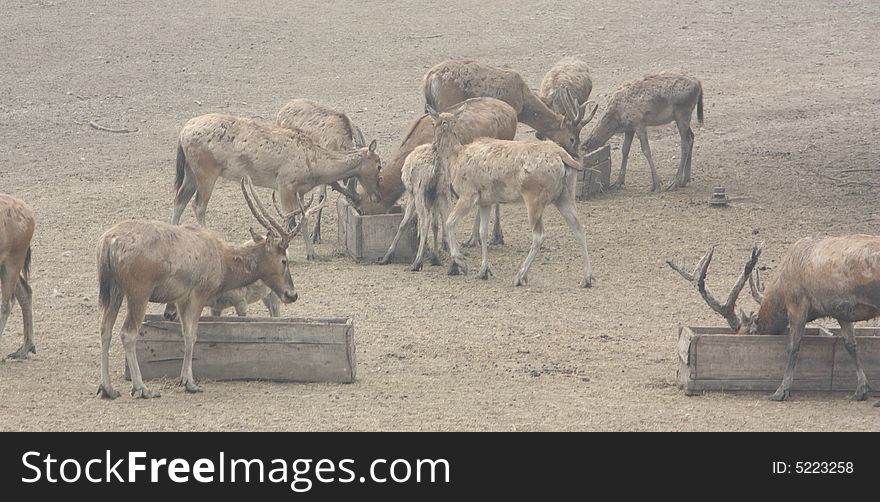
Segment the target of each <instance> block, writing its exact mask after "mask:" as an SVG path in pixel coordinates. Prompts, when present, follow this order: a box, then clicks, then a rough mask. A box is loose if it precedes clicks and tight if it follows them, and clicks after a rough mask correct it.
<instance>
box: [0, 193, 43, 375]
mask: <svg viewBox="0 0 880 502" xmlns="http://www.w3.org/2000/svg"><path fill="white" fill-rule="evenodd" d="M34 225H35V223H34V212H33V211H31V209H30V208H29V207H27V205H26V204H25V203H24V202H22V201H20V200H18V199H16V198H15V197H13V196H11V195H6V194H2V193H0V335H3V330H4V329H5V328H6V321H7V320H9V314H11V313H12V305H13V300H17V301H18V304H19V305H21V317H22V323H23V324H24V340H23V341H22V344H21V347H20V348H19V349H18V350H16V351H15V352H13V353H12V354H9V357H10V358H11V359H27V357H28V353H34V354H36V353H37V349H36V346H35V345H34V311H33V291H31V286H30V284H28V276H29V274H30V265H31V238H33V236H34Z"/></svg>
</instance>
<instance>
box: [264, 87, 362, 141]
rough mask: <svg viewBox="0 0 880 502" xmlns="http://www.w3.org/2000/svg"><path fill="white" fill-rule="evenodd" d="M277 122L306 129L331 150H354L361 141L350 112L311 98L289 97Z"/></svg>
mask: <svg viewBox="0 0 880 502" xmlns="http://www.w3.org/2000/svg"><path fill="white" fill-rule="evenodd" d="M275 123H276V124H277V125H279V126H280V127H284V128H287V129H296V130H299V131H302V132H303V133H304V134H305V135H306V136H307V137H308V138H309V139H310V140H311V141H312V142H314V143H315V144H316V145H318V146H320V147H322V148H326V149H327V150H353V149H354V148H355V147H356V144H357V143H359V140H358V138H357V133H356V128H355V126H354V125H353V124H352V122H351V120H350V119H349V118H348V116H347V115H345V114H344V113H342V112H339V111H336V110H334V109H332V108H330V107H328V106H325V105H322V104H320V103H318V102H316V101H312V100H310V99H294V100H291V101H289V102H288V103H287V104H286V105H284V107H283V108H281V110H280V111H279V112H278V114H277V115H276V117H275ZM358 146H359V147H362V146H365V145H358Z"/></svg>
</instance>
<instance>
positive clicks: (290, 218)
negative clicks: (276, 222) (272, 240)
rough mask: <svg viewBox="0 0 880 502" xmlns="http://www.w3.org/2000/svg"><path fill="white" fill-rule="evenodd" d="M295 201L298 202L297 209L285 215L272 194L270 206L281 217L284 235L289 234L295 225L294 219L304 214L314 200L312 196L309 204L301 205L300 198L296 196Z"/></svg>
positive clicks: (273, 193)
mask: <svg viewBox="0 0 880 502" xmlns="http://www.w3.org/2000/svg"><path fill="white" fill-rule="evenodd" d="M296 197H297V199H298V200H299V207H300V208H299V209H294V210H293V211H290V212H287V213H285V212H284V211H282V210H281V206H280V205H279V204H278V200H277V199H276V198H275V192H274V191H273V192H272V205H273V206H275V212H276V213H278V216H280V217H281V221H283V222H284V224H285V228H286V230H285V233H288V234H289V233H290V229H291V228H292V227H293V226H294V225H295V224H296V217H297V215H299V214H301V213H305V212H306V210H307V209H308V208H309V207H310V206H311V205H312V201H314V200H315V194H312V197H311V198H310V199H309V203H308V204H307V205H306V204H303V200H302V197H301V196H300V195H299V194H296Z"/></svg>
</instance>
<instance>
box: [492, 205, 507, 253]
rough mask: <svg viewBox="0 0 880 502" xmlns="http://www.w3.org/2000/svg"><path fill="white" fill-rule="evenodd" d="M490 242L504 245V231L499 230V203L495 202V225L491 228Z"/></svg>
mask: <svg viewBox="0 0 880 502" xmlns="http://www.w3.org/2000/svg"><path fill="white" fill-rule="evenodd" d="M492 244H496V245H499V246H501V245H504V232H502V231H501V204H495V227H494V228H493V229H492Z"/></svg>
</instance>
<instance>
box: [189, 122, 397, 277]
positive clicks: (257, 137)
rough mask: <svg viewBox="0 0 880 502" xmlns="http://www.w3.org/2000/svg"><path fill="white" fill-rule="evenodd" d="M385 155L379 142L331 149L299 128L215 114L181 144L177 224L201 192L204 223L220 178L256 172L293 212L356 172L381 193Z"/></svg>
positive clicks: (198, 208) (311, 252) (199, 211)
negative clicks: (316, 191)
mask: <svg viewBox="0 0 880 502" xmlns="http://www.w3.org/2000/svg"><path fill="white" fill-rule="evenodd" d="M380 168H381V160H380V159H379V156H378V155H377V154H376V141H375V140H374V141H373V142H372V143H370V145H369V146H368V147H364V148H358V149H354V150H346V151H341V152H337V151H331V150H327V149H324V148H321V147H320V146H317V145H315V144H314V143H313V142H312V141H311V140H309V139H308V137H307V136H306V135H305V134H304V133H302V132H298V131H293V130H290V129H285V128H283V127H278V126H274V125H269V124H262V123H260V122H257V121H255V120H253V119H248V118H241V117H233V116H231V115H223V114H219V113H212V114H208V115H202V116H201V117H196V118H194V119H192V120H190V121H189V122H187V124H186V125H185V126H184V127H183V130H181V132H180V142H179V145H178V147H177V175H176V177H175V180H174V187H175V190H176V195H175V198H174V212H173V214H172V216H171V223H173V224H178V223H179V222H180V216H181V214H183V210H184V208H186V205H187V203H188V202H189V200H190V199H191V198H192V196H193V195H195V197H196V198H195V202H194V204H193V209H194V210H195V214H196V219H197V220H198V222H199V224H200V225H204V224H205V210H206V208H207V206H208V201H209V200H210V198H211V192H213V190H214V183H216V181H217V178H220V177H223V178H227V179H231V180H239V179H241V178H242V177H244V176H250V177H251V178H252V179H253V182H254V184H255V185H256V186H261V187H266V188H272V189H275V190H276V191H277V192H278V194H279V196H280V198H281V207H282V208H283V210H284V211H285V212H290V211H292V210H294V209H300V208H299V207H298V200H299V199H300V198H301V196H302V195H303V194H305V193H306V192H308V191H309V190H311V189H313V188H314V187H316V186H319V185H329V184H332V183H333V182H336V181H339V180H342V179H346V178H351V177H356V178H357V179H358V181H359V182H360V184H361V185H362V186H363V187H364V188H365V189H366V191H367V194H368V196H369V197H371V198H374V199H378V198H379V170H380ZM304 224H305V228H304V229H303V240H304V242H305V245H306V258H307V259H309V260H313V259H315V257H316V255H315V249H314V247H313V245H312V241H311V239H310V238H309V228H308V222H307V221H306V222H305V223H304Z"/></svg>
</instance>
